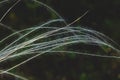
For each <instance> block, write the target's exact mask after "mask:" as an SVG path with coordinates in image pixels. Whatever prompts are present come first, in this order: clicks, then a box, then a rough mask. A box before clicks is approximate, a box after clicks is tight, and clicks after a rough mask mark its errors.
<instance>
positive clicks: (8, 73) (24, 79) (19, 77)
mask: <svg viewBox="0 0 120 80" xmlns="http://www.w3.org/2000/svg"><path fill="white" fill-rule="evenodd" d="M0 72H3V70H0ZM4 74H7V75H11V76H14V77H15V78H17V79H21V80H28V79H27V78H25V77H22V76H19V75H16V74H14V73H11V72H4V73H0V75H4Z"/></svg>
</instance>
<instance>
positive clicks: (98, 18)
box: [0, 0, 120, 80]
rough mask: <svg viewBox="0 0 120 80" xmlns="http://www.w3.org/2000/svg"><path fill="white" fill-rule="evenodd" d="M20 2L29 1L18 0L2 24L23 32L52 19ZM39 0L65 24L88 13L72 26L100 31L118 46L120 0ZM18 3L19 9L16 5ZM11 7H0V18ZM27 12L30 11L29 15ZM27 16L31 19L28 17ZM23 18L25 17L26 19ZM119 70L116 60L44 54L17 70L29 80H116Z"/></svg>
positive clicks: (119, 37) (118, 62) (119, 64)
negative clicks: (57, 14)
mask: <svg viewBox="0 0 120 80" xmlns="http://www.w3.org/2000/svg"><path fill="white" fill-rule="evenodd" d="M22 1H23V2H24V1H25V2H26V1H27V2H29V0H21V2H20V3H19V5H17V6H16V7H15V9H13V10H12V11H11V13H10V14H9V15H8V16H7V17H6V18H5V19H4V20H3V21H2V23H4V24H6V25H9V26H14V27H13V28H14V29H19V28H20V29H21V28H22V29H23V28H26V25H27V26H29V27H31V26H35V25H38V24H40V23H39V21H41V20H45V21H47V20H49V19H50V18H52V17H51V16H50V15H48V14H49V13H48V14H47V13H45V12H44V11H45V10H40V8H37V10H40V11H37V13H36V12H35V13H34V8H36V6H32V5H31V3H27V4H26V3H25V4H23V2H22ZM39 1H42V2H43V3H45V4H47V5H49V6H51V7H52V8H53V9H55V10H56V11H57V12H58V13H59V14H60V15H61V16H62V17H63V18H64V19H65V20H66V21H67V23H68V24H69V23H71V22H72V21H74V20H75V19H77V18H78V17H80V16H82V15H83V14H84V13H85V12H86V11H89V12H88V13H87V14H86V15H85V16H84V17H83V18H82V19H80V20H79V21H77V22H76V23H75V24H73V25H74V26H78V25H80V26H82V27H86V28H88V29H94V30H97V31H99V32H102V33H104V34H105V35H107V36H109V37H110V38H112V39H113V40H114V41H116V42H117V43H118V44H120V0H39ZM13 3H14V1H13ZM20 4H21V5H22V6H20ZM11 5H12V3H10V4H9V5H8V4H4V5H1V6H2V8H0V14H1V16H2V14H3V13H4V12H5V9H8V8H9V6H11ZM25 5H27V6H32V7H31V8H32V9H33V10H31V9H26V8H25ZM3 7H4V8H3ZM30 11H33V13H31V12H30ZM14 12H16V13H17V16H15V15H14ZM39 13H41V14H42V15H41V16H42V18H39V17H41V16H40V15H39ZM28 14H29V15H28ZM33 14H34V15H33ZM31 15H32V17H30V16H31ZM36 15H37V16H36ZM26 16H28V17H29V18H28V19H27V18H26ZM43 16H44V17H43ZM33 17H35V18H33ZM36 17H37V18H36ZM43 18H45V19H43ZM45 21H43V22H45ZM43 22H41V23H43ZM23 26H24V27H23ZM1 29H2V28H1ZM4 30H5V29H2V31H4ZM5 31H6V30H5ZM1 33H2V34H1V36H3V35H5V33H4V32H1ZM3 33H4V34H3ZM6 33H8V32H6ZM1 38H2V37H1ZM95 51H96V50H94V52H95ZM119 67H120V60H119V59H110V58H99V57H91V56H85V55H69V54H64V55H62V54H52V55H49V54H47V55H43V56H40V57H38V58H36V59H34V60H32V61H30V62H28V63H26V64H25V65H24V66H22V67H20V68H19V69H17V70H18V71H23V72H21V74H23V75H27V77H29V78H30V79H31V80H120V69H119ZM5 79H7V78H5ZM7 80H10V79H7Z"/></svg>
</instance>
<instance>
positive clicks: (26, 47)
mask: <svg viewBox="0 0 120 80" xmlns="http://www.w3.org/2000/svg"><path fill="white" fill-rule="evenodd" d="M19 1H20V0H18V1H17V2H16V3H15V4H14V5H13V6H12V7H11V8H9V9H8V11H6V13H5V14H4V15H3V17H2V18H1V20H0V21H2V20H3V19H4V17H5V16H6V15H7V14H8V12H9V11H10V10H11V9H12V8H13V7H15V5H16V4H18V2H19ZM33 1H35V2H37V3H39V4H40V5H43V6H45V7H46V8H48V9H49V10H51V11H52V12H53V13H55V14H56V15H58V16H59V18H60V19H53V20H50V21H48V22H45V23H43V24H42V25H40V26H36V27H31V28H26V29H23V30H20V31H15V32H14V33H13V34H11V35H9V36H7V37H5V38H4V39H2V40H0V43H3V42H6V41H7V40H9V39H11V38H12V37H14V36H16V35H18V34H22V35H20V36H18V37H17V39H15V40H13V41H12V42H11V43H10V44H8V45H7V46H5V47H4V48H3V49H1V50H0V63H1V62H4V61H7V60H10V59H13V58H17V57H19V56H22V57H24V56H25V55H31V54H32V55H33V56H32V57H29V58H28V59H26V60H24V61H22V62H20V63H19V64H16V65H14V66H13V67H10V68H8V69H6V70H1V72H0V74H9V75H12V76H14V77H16V78H19V79H21V80H28V79H26V78H24V77H22V76H20V75H16V74H13V73H11V72H10V71H11V70H13V69H15V68H17V67H19V66H21V65H23V64H24V63H26V62H28V61H30V60H32V59H34V58H36V57H38V56H40V55H42V54H45V53H56V52H58V53H61V52H62V53H67V54H69V53H73V54H81V55H89V56H96V57H105V58H120V56H119V55H120V50H119V49H118V48H116V47H119V45H118V44H117V43H116V42H115V41H113V40H112V39H110V38H109V37H107V36H106V35H104V34H102V33H100V32H98V31H95V30H90V29H87V28H83V27H81V26H78V27H74V26H72V25H71V24H72V23H71V24H68V25H66V26H63V27H55V26H52V27H51V26H48V25H50V24H53V23H56V22H62V23H65V24H67V23H66V21H65V20H64V19H63V18H62V17H61V16H60V15H59V14H58V13H57V12H56V11H55V10H53V9H52V8H50V7H49V6H47V5H46V4H44V3H42V2H39V1H37V0H33ZM1 3H2V2H1ZM73 23H74V22H73ZM7 27H8V26H7ZM8 28H10V27H8ZM43 29H45V30H47V31H46V32H43V33H39V32H41V31H42V30H43ZM36 32H38V34H34V33H36ZM31 35H32V36H31ZM29 36H31V38H29ZM26 38H27V40H26ZM73 44H86V45H96V46H99V47H100V48H102V49H103V50H105V49H106V48H104V47H108V48H110V49H112V50H114V51H116V53H117V54H118V55H117V56H116V55H107V54H104V55H102V54H93V53H85V52H81V51H74V50H67V49H58V48H60V47H64V48H66V46H69V45H70V46H72V45H73ZM113 45H115V46H113Z"/></svg>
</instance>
